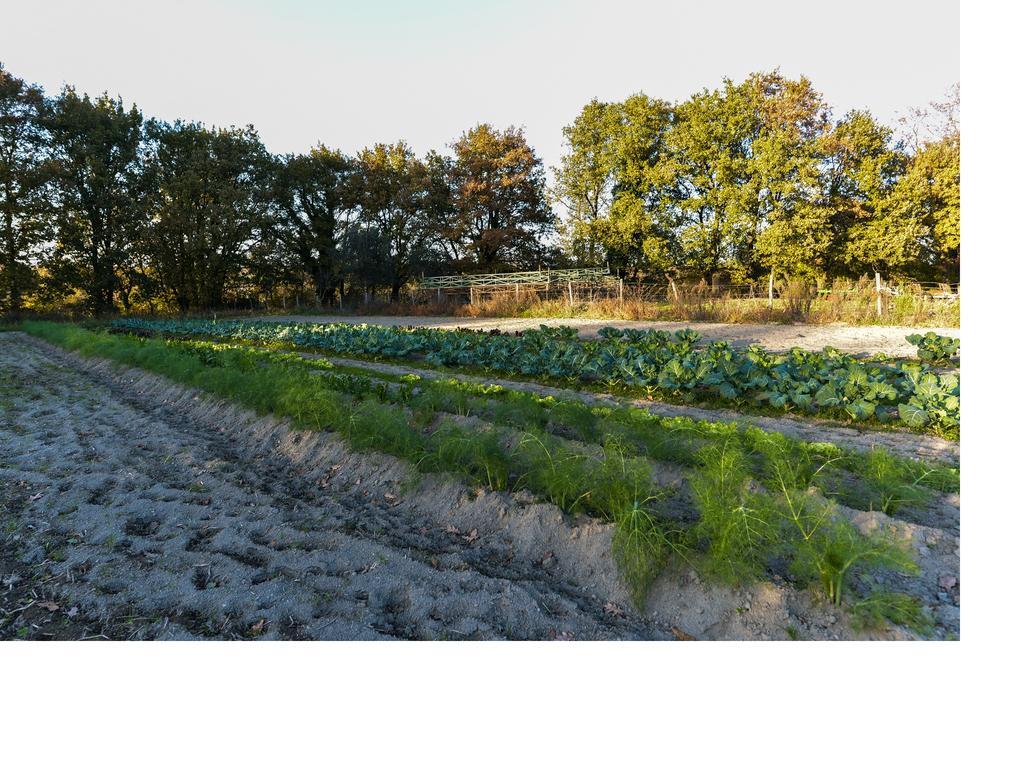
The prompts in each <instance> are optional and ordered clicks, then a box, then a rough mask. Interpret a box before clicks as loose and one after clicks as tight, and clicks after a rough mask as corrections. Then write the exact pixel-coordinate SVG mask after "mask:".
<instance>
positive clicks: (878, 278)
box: [875, 272, 882, 317]
mask: <svg viewBox="0 0 1024 768" xmlns="http://www.w3.org/2000/svg"><path fill="white" fill-rule="evenodd" d="M875 311H876V312H877V313H878V316H879V317H881V316H882V275H881V274H879V273H878V272H875Z"/></svg>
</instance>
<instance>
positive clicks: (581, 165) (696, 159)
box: [554, 71, 960, 281]
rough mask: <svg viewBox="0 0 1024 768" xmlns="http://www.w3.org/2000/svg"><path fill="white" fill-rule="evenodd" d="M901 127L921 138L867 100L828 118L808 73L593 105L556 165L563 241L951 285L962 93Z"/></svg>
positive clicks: (662, 266)
mask: <svg viewBox="0 0 1024 768" xmlns="http://www.w3.org/2000/svg"><path fill="white" fill-rule="evenodd" d="M936 120H937V121H938V124H937V125H935V124H934V123H935V121H936ZM902 122H904V127H906V128H908V129H910V132H911V133H913V132H916V133H917V139H916V140H913V139H907V138H899V137H897V136H896V135H895V134H894V131H893V129H892V128H890V127H888V126H886V125H883V124H881V123H879V122H878V121H877V120H875V119H874V118H873V117H872V116H871V115H870V114H869V113H868V112H865V111H852V112H850V113H848V114H847V115H845V116H843V117H842V118H841V119H839V120H835V121H833V119H832V115H831V110H830V108H829V106H828V104H827V103H826V102H825V100H824V99H823V98H822V96H821V94H819V93H818V92H817V91H816V90H815V89H814V88H813V87H812V85H811V83H810V82H809V81H808V80H807V79H806V78H801V79H799V80H789V79H786V78H785V77H783V76H782V75H780V74H779V73H778V72H777V71H776V72H769V73H759V74H754V75H752V76H751V77H749V78H748V79H747V80H745V81H743V82H741V83H734V82H731V81H729V80H726V81H725V82H724V84H723V86H722V87H721V88H719V89H717V90H707V89H706V90H704V91H703V92H701V93H698V94H695V95H694V96H692V97H691V98H689V99H687V100H686V101H684V102H681V103H679V104H670V103H668V102H666V101H662V100H658V99H653V98H650V97H648V96H645V95H643V94H639V95H635V96H631V97H630V98H628V99H626V100H625V101H623V102H618V103H604V102H600V101H592V102H590V103H589V104H587V105H586V106H585V107H584V108H583V111H582V112H581V113H580V115H579V116H578V117H577V118H576V120H575V121H574V122H573V123H572V125H570V126H568V127H567V128H566V129H565V131H564V134H565V140H566V144H567V145H568V148H569V152H568V154H567V155H566V157H564V158H563V162H562V165H561V167H560V168H558V169H556V171H555V182H556V183H555V190H554V192H555V196H556V198H557V199H559V200H560V201H562V203H563V204H564V207H565V210H566V211H567V215H566V217H565V226H564V245H565V249H566V251H567V253H569V254H571V255H572V256H573V257H575V258H576V259H579V260H583V261H588V262H593V263H599V262H604V263H606V264H608V265H609V266H610V267H611V268H612V269H613V270H616V271H621V272H623V273H626V274H628V275H630V276H634V277H635V276H637V275H642V274H650V273H652V272H664V271H679V272H682V273H683V274H689V275H698V276H703V277H704V278H706V279H710V278H711V277H712V275H713V274H714V273H716V272H725V273H726V274H727V275H729V276H730V277H732V278H733V279H736V280H740V281H746V280H755V279H758V278H760V277H761V276H763V275H765V274H766V273H768V272H770V271H771V270H772V269H778V270H781V271H782V272H783V273H786V274H790V275H793V274H797V275H805V276H807V277H819V278H820V277H825V278H834V277H840V276H849V277H855V276H858V275H862V274H864V273H865V272H874V271H881V272H884V273H885V274H887V275H890V276H893V277H908V278H917V279H920V280H946V281H957V280H958V275H959V263H960V129H959V89H958V88H954V89H953V91H952V92H951V94H950V100H949V101H948V102H944V103H936V104H933V105H932V108H931V109H930V110H923V111H922V110H918V111H917V112H916V113H912V114H911V115H910V116H909V117H908V118H904V119H903V121H902ZM929 122H931V123H933V124H932V125H928V123H929ZM926 129H930V130H927V133H928V135H927V136H922V133H924V132H925V130H926Z"/></svg>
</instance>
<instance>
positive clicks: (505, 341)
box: [113, 319, 960, 435]
mask: <svg viewBox="0 0 1024 768" xmlns="http://www.w3.org/2000/svg"><path fill="white" fill-rule="evenodd" d="M113 327H114V328H115V329H120V330H127V331H134V332H145V333H163V334H172V335H184V336H196V335H198V336H206V337H211V338H220V339H235V340H245V341H252V342H259V343H284V344H289V345H294V346H297V347H303V348H309V349H316V350H322V351H324V352H328V353H336V354H339V355H354V356H360V357H371V358H385V359H403V358H421V359H425V360H426V361H427V362H429V363H431V364H433V365H438V366H467V367H472V368H479V369H483V370H486V371H488V372H492V373H499V374H511V375H516V376H525V377H532V378H541V379H548V380H560V381H568V382H592V383H596V384H599V385H603V386H607V387H633V388H644V389H645V390H647V391H648V392H649V393H650V394H656V393H659V392H660V393H662V394H668V395H671V396H675V397H680V398H682V399H684V400H687V401H705V402H707V401H710V402H720V403H728V404H743V405H747V406H754V407H758V406H760V407H770V408H773V409H781V410H787V411H797V412H800V413H806V414H817V413H820V414H824V415H829V416H845V417H847V418H852V419H855V420H858V421H866V420H873V421H879V422H892V421H899V422H902V423H904V424H906V425H908V426H910V427H914V428H918V429H927V430H931V431H934V432H937V433H939V434H943V435H957V434H958V433H959V428H960V376H959V374H958V373H955V372H941V371H936V370H933V369H932V368H930V366H928V365H927V364H922V363H918V362H905V361H888V360H861V359H858V358H855V357H852V356H851V355H848V354H845V353H842V352H839V351H838V350H835V349H832V348H826V349H824V350H822V351H820V352H813V351H808V350H804V349H799V348H793V349H791V350H790V351H789V352H785V353H781V354H773V353H769V352H767V351H765V350H764V349H763V348H761V347H759V346H756V345H751V346H749V347H747V348H745V349H738V348H736V347H733V346H732V345H730V344H728V343H726V342H712V343H710V344H698V342H699V340H700V337H699V335H698V334H697V333H695V332H693V331H690V330H685V331H678V332H676V333H674V334H671V335H670V334H668V333H665V332H663V331H656V330H619V329H615V328H602V329H601V330H600V331H599V332H598V338H596V339H589V340H585V339H581V338H579V337H578V335H577V332H576V331H575V329H571V328H564V327H562V328H547V327H544V326H541V328H540V329H537V330H529V331H525V332H523V333H522V334H521V335H518V334H517V335H508V334H493V333H483V332H479V331H467V330H455V331H449V330H438V329H431V328H388V327H381V326H373V325H357V326H351V325H341V324H330V325H320V324H313V323H288V324H286V323H263V322H247V321H237V320H228V321H206V320H136V319H125V320H117V321H114V323H113Z"/></svg>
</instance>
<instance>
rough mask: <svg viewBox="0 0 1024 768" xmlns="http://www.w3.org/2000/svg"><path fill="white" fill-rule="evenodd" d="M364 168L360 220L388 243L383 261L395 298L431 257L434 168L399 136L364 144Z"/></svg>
mask: <svg viewBox="0 0 1024 768" xmlns="http://www.w3.org/2000/svg"><path fill="white" fill-rule="evenodd" d="M359 170H360V175H359V203H360V208H361V220H362V222H363V223H364V225H366V226H368V227H372V228H373V229H374V230H376V232H377V233H379V235H380V236H381V237H382V238H383V239H384V241H385V242H386V243H387V248H386V249H384V252H383V253H381V256H382V257H383V260H382V263H381V264H380V265H379V266H380V271H381V272H382V273H383V275H384V276H385V279H386V281H387V286H388V288H389V290H390V295H391V301H393V302H395V301H398V298H399V292H400V291H401V288H402V286H403V285H404V284H405V282H406V280H408V278H409V276H410V272H411V270H412V269H413V268H414V267H415V266H416V265H417V264H418V263H420V262H424V261H428V260H429V252H430V242H431V239H432V238H431V237H430V235H429V234H428V233H427V229H428V228H429V226H430V221H429V219H428V212H429V211H428V209H427V206H426V203H427V198H428V197H429V195H430V192H431V179H430V173H429V169H428V167H427V164H426V163H424V162H423V161H422V160H419V159H417V158H416V156H415V155H414V154H413V152H412V150H411V149H409V147H408V145H407V144H405V143H404V142H399V143H398V144H377V145H375V146H373V147H371V148H368V149H365V150H363V151H362V152H361V153H360V154H359Z"/></svg>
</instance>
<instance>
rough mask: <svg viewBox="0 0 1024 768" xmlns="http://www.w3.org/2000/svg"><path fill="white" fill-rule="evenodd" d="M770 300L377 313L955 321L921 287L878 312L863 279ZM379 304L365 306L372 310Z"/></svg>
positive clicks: (598, 302) (494, 303) (706, 295)
mask: <svg viewBox="0 0 1024 768" xmlns="http://www.w3.org/2000/svg"><path fill="white" fill-rule="evenodd" d="M778 294H779V295H777V296H776V298H775V300H774V301H773V302H772V304H771V306H769V303H768V300H767V298H764V297H756V298H749V297H739V296H721V295H717V294H716V293H715V292H714V291H713V289H711V288H710V287H709V286H688V287H685V288H684V287H679V288H678V289H677V293H676V294H675V295H673V298H672V300H667V299H665V298H664V296H662V297H660V298H658V297H655V296H652V295H651V292H649V291H648V292H646V295H644V293H638V292H635V291H630V290H627V291H626V292H625V295H624V296H623V298H622V299H619V298H618V297H611V298H609V297H594V298H590V297H589V296H586V295H584V296H582V297H581V298H576V299H575V300H574V301H573V302H572V304H570V302H569V298H568V296H567V295H562V296H558V297H555V298H548V297H545V296H542V295H539V294H537V293H532V292H531V293H527V292H522V294H521V295H520V296H519V297H516V296H515V294H513V293H500V294H493V295H491V296H488V297H485V298H483V299H478V300H477V301H475V302H474V303H473V304H468V303H437V302H431V303H429V304H411V303H403V304H400V305H399V304H394V305H387V310H389V311H385V312H382V314H413V315H454V316H456V317H553V318H570V317H578V318H588V319H594V320H671V321H677V322H685V321H695V322H714V323H769V322H781V323H795V322H805V323H848V324H850V325H908V326H942V327H959V325H960V301H959V300H958V299H957V300H953V301H949V300H936V299H932V298H929V297H927V296H925V295H923V294H919V293H909V292H908V293H904V294H902V295H900V296H888V295H885V296H883V299H882V316H881V317H879V316H878V314H877V309H876V295H875V291H874V287H873V286H872V285H870V284H869V283H867V282H866V281H861V282H859V283H854V282H852V281H846V282H845V283H844V282H837V284H836V285H835V287H834V289H833V291H832V292H830V293H828V294H825V295H816V292H815V291H814V290H813V289H812V288H811V287H810V286H808V285H806V284H804V283H802V282H799V281H791V282H790V283H789V284H786V285H783V286H782V287H781V290H780V291H779V292H778ZM380 309H382V308H381V307H374V308H373V309H372V310H371V311H372V312H373V313H378V311H379V310H380Z"/></svg>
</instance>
